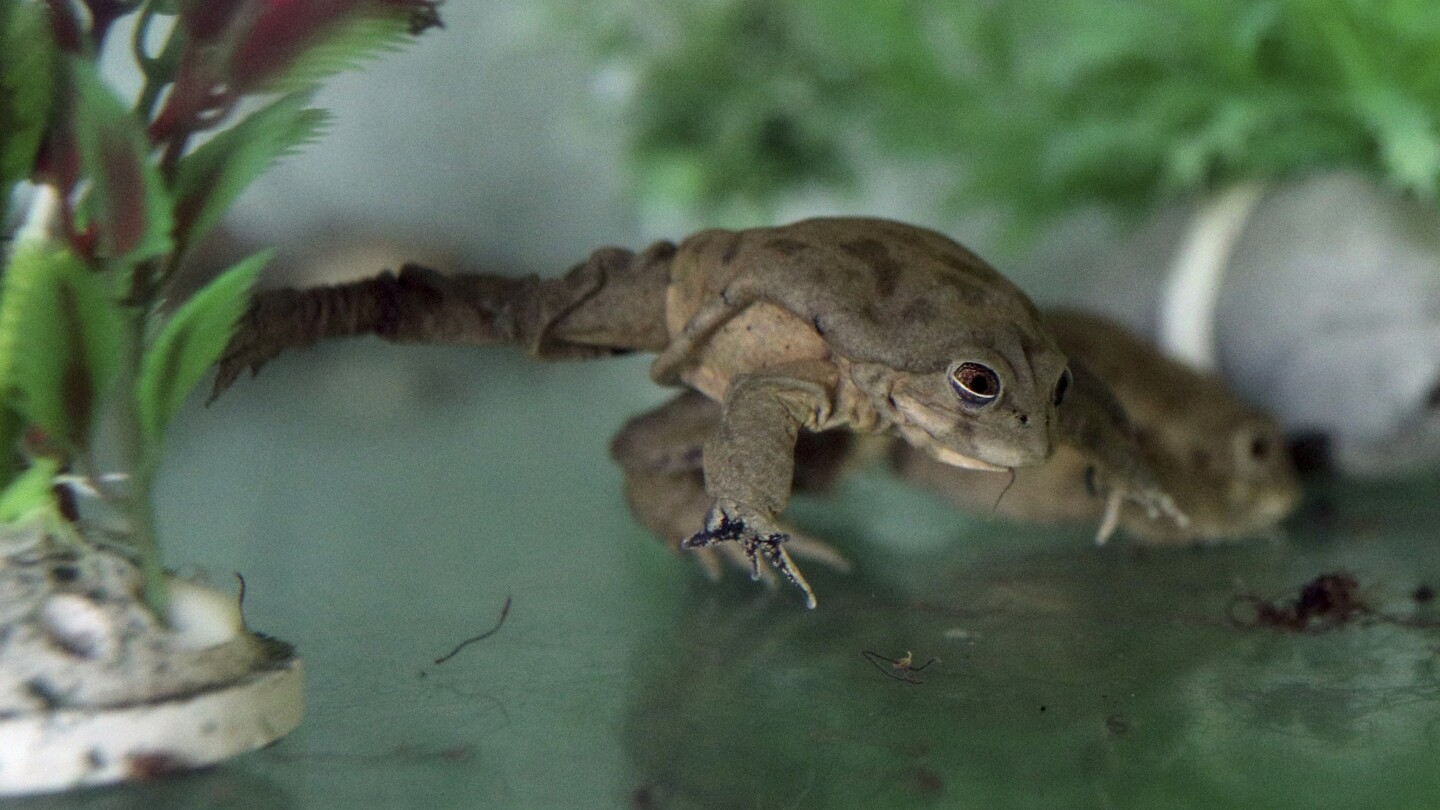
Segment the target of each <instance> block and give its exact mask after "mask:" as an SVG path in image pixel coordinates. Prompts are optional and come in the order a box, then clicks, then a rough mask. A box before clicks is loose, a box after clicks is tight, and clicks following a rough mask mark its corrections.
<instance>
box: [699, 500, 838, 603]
mask: <svg viewBox="0 0 1440 810" xmlns="http://www.w3.org/2000/svg"><path fill="white" fill-rule="evenodd" d="M790 539H791V538H790V536H789V535H788V534H786V533H785V532H783V531H780V530H779V529H777V528H775V527H774V525H773V522H772V521H770V520H767V519H765V518H764V517H763V516H760V515H758V514H756V515H753V516H752V515H749V514H748V513H747V510H745V509H744V507H741V506H739V505H737V504H723V505H722V504H717V505H716V507H715V509H713V510H712V511H711V514H710V516H709V518H707V519H706V521H705V528H704V529H702V530H701V531H699V532H697V533H696V534H694V535H692V536H691V537H689V538H687V539H686V540H684V541H683V542H681V543H680V547H681V548H687V549H709V548H710V547H712V546H714V547H716V548H719V549H722V552H721V553H724V554H728V555H730V556H731V558H732V559H735V558H736V557H737V556H740V557H742V558H743V560H744V563H742V564H746V563H748V565H747V566H746V567H748V568H749V570H750V577H751V579H755V580H759V579H762V577H764V576H766V575H768V572H769V569H773V570H774V573H776V574H779V575H780V576H781V577H783V578H784V579H785V580H786V581H788V582H789V583H790V584H792V585H794V586H795V587H797V588H799V589H800V590H801V591H802V592H804V594H805V606H806V607H810V608H813V607H815V604H816V601H815V591H814V590H813V589H812V588H811V587H810V583H809V582H808V581H807V580H806V579H805V575H804V574H802V573H801V572H800V568H799V566H797V565H796V564H795V560H794V559H793V558H792V557H791V556H790V552H789V551H787V550H786V549H785V544H786V543H787V542H789V541H790ZM731 541H733V542H734V545H733V546H731V545H728V543H729V542H731ZM731 549H734V550H733V551H732V550H731ZM762 557H763V558H764V559H765V562H767V563H769V569H762V568H761V566H760V559H761V558H762ZM762 570H765V571H766V574H762V573H761V572H762Z"/></svg>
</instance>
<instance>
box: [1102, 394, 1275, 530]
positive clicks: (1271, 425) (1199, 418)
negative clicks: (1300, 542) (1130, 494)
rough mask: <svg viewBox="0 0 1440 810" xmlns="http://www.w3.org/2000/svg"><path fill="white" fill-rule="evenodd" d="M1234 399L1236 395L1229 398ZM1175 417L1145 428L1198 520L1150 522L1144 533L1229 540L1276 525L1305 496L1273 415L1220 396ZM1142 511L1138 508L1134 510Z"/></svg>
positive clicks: (1168, 486) (1159, 472)
mask: <svg viewBox="0 0 1440 810" xmlns="http://www.w3.org/2000/svg"><path fill="white" fill-rule="evenodd" d="M1227 399H1228V397H1227ZM1204 402H1205V404H1206V405H1207V407H1206V408H1203V409H1195V410H1193V411H1191V412H1190V413H1189V414H1187V415H1185V416H1183V417H1180V418H1177V419H1176V420H1174V421H1173V422H1170V423H1167V424H1164V425H1160V426H1152V427H1149V428H1148V429H1146V428H1142V429H1141V430H1140V431H1139V436H1138V438H1139V440H1140V442H1141V444H1142V447H1143V448H1144V450H1145V452H1146V455H1147V456H1148V458H1149V459H1150V463H1151V467H1152V468H1153V469H1154V470H1155V473H1156V477H1157V478H1158V479H1159V480H1160V484H1161V486H1162V487H1163V488H1164V489H1165V490H1166V491H1167V492H1171V493H1174V497H1175V504H1176V506H1178V507H1179V508H1180V510H1181V511H1182V512H1184V513H1185V515H1186V516H1187V517H1188V518H1189V519H1190V520H1189V525H1188V526H1187V527H1184V529H1183V530H1178V531H1177V530H1176V529H1175V528H1174V527H1173V526H1172V525H1170V523H1169V522H1168V521H1165V522H1155V521H1147V520H1146V517H1145V516H1144V515H1143V514H1139V513H1136V514H1132V515H1128V516H1127V517H1130V518H1132V521H1131V522H1133V523H1138V524H1141V525H1142V529H1141V531H1139V532H1137V533H1140V534H1146V535H1150V534H1153V535H1155V536H1156V539H1160V540H1163V539H1169V538H1168V535H1170V534H1174V535H1175V536H1176V537H1177V538H1178V539H1184V540H1193V539H1200V540H1222V539H1226V538H1232V537H1233V538H1240V537H1253V536H1255V535H1257V534H1263V533H1265V532H1268V531H1272V530H1273V529H1274V527H1275V525H1276V524H1278V523H1279V522H1280V521H1281V520H1283V519H1284V518H1285V516H1286V515H1288V514H1290V513H1291V512H1292V511H1294V509H1295V507H1296V506H1297V505H1298V504H1299V501H1300V484H1299V480H1298V477H1297V475H1296V473H1295V469H1294V465H1293V464H1292V463H1291V462H1290V458H1289V456H1288V455H1287V454H1286V452H1285V443H1284V437H1283V435H1282V432H1281V430H1280V426H1279V425H1278V424H1277V423H1276V422H1275V421H1274V420H1273V419H1271V418H1270V417H1269V416H1267V415H1265V414H1262V413H1259V412H1256V411H1253V410H1251V409H1249V408H1245V407H1238V406H1237V405H1235V404H1231V403H1229V402H1227V401H1226V400H1225V399H1221V398H1219V397H1212V398H1210V399H1209V400H1205V401H1204ZM1131 511H1136V510H1131Z"/></svg>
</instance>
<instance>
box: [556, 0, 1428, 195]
mask: <svg viewBox="0 0 1440 810" xmlns="http://www.w3.org/2000/svg"><path fill="white" fill-rule="evenodd" d="M557 1H558V2H560V3H561V4H562V5H564V6H565V8H566V9H567V10H569V11H571V12H572V13H580V14H582V15H583V16H582V19H585V20H586V23H587V25H586V29H585V30H586V31H587V32H588V33H589V35H590V36H591V37H592V41H593V42H594V43H595V46H596V52H597V53H598V54H599V55H600V57H601V59H602V60H603V61H604V62H605V63H607V64H609V65H611V66H614V67H617V68H618V70H619V72H620V73H622V74H623V75H625V76H627V77H628V79H629V80H630V83H631V90H630V92H628V93H627V94H626V95H625V99H626V101H625V120H627V121H628V122H630V124H631V126H632V136H631V142H632V144H633V151H634V154H635V156H636V158H637V166H638V167H639V171H638V172H637V177H638V178H639V182H638V185H639V188H640V190H641V191H642V193H644V192H649V193H662V194H666V195H669V197H670V199H671V200H672V201H676V200H678V201H683V202H687V203H690V204H698V205H702V206H703V205H707V204H709V205H712V206H713V205H714V204H716V203H725V202H730V201H734V200H737V199H741V200H745V199H753V198H764V197H767V196H770V195H773V194H775V193H777V192H779V191H782V190H787V189H791V188H794V187H796V186H798V185H801V184H806V183H815V182H822V183H832V184H833V183H834V182H836V181H837V180H843V179H844V178H846V177H849V176H851V175H852V174H853V170H854V160H855V159H856V154H857V151H856V150H855V149H853V148H852V146H853V145H854V144H855V143H862V144H863V145H864V146H865V147H866V148H867V149H874V148H878V149H879V150H880V151H882V152H884V153H888V154H890V155H892V156H899V157H902V158H906V159H911V158H918V159H922V160H925V161H927V162H930V163H932V164H934V165H938V166H940V167H944V166H946V165H947V164H948V165H952V166H955V167H956V169H957V170H956V171H955V172H954V173H953V178H954V190H955V197H956V199H957V200H962V201H966V202H972V203H976V204H979V205H982V206H986V207H996V206H998V207H1001V208H1008V209H1010V210H1011V211H1013V212H1014V213H1016V214H1019V215H1020V216H1021V217H1022V218H1023V219H1026V220H1028V221H1031V222H1034V221H1039V220H1042V219H1043V218H1045V217H1048V216H1050V215H1053V214H1056V213H1060V212H1064V211H1068V210H1072V209H1074V208H1076V207H1078V206H1081V205H1089V204H1099V205H1102V206H1106V207H1110V208H1112V209H1117V210H1131V211H1133V210H1137V209H1143V208H1146V207H1149V206H1152V205H1153V204H1154V203H1155V201H1156V200H1157V199H1161V198H1164V197H1167V196H1174V195H1180V194H1188V193H1194V192H1197V191H1198V192H1203V191H1205V190H1208V189H1212V188H1216V187H1220V186H1224V185H1227V184H1230V183H1233V182H1236V181H1241V180H1255V179H1259V180H1267V179H1273V178H1283V177H1288V176H1293V175H1296V174H1300V173H1306V172H1313V171H1317V170H1324V169H1332V168H1353V169H1359V170H1362V171H1366V172H1370V173H1372V174H1373V175H1374V176H1376V177H1377V178H1380V179H1382V180H1383V181H1385V182H1387V183H1389V184H1391V185H1392V186H1394V187H1396V188H1399V189H1402V190H1404V191H1406V192H1408V193H1412V194H1415V195H1419V196H1422V197H1425V198H1430V199H1433V198H1435V196H1436V195H1437V193H1440V14H1437V13H1436V8H1435V5H1434V3H1433V2H1431V1H1430V0H1167V2H1164V3H1139V2H1134V0H1004V2H993V1H992V0H958V2H950V3H935V2H925V1H923V0H858V1H857V0H816V1H815V2H810V3H768V2H764V0H697V2H695V3H678V4H663V3H656V2H653V0H616V2H612V3H606V4H584V8H583V9H580V10H579V11H578V12H577V6H576V4H574V3H572V2H570V0H557ZM961 168H963V171H961V170H960V169H961ZM940 170H941V171H943V168H942V169H940ZM675 177H679V178H681V181H680V182H674V181H673V178H675ZM657 178H672V181H670V182H661V183H656V182H654V181H655V180H656V179H657Z"/></svg>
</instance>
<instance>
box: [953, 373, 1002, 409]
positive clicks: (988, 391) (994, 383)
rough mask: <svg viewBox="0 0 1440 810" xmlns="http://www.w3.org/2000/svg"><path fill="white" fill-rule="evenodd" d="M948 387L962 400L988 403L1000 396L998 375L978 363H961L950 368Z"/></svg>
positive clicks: (981, 403)
mask: <svg viewBox="0 0 1440 810" xmlns="http://www.w3.org/2000/svg"><path fill="white" fill-rule="evenodd" d="M950 387H951V388H953V389H955V394H956V396H958V397H960V399H961V401H963V402H966V403H969V404H971V405H989V404H990V403H992V402H994V401H995V399H996V398H997V397H999V396H1000V375H999V374H996V373H995V370H994V369H992V368H990V367H989V366H986V365H981V364H980V363H961V364H959V365H957V366H955V367H954V368H952V369H950Z"/></svg>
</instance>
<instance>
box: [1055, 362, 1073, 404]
mask: <svg viewBox="0 0 1440 810" xmlns="http://www.w3.org/2000/svg"><path fill="white" fill-rule="evenodd" d="M1069 388H1070V369H1068V368H1067V369H1065V371H1063V372H1062V373H1061V374H1060V381H1059V382H1057V383H1055V407H1057V408H1058V407H1060V403H1062V402H1064V401H1065V392H1066V391H1067V390H1069Z"/></svg>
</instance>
